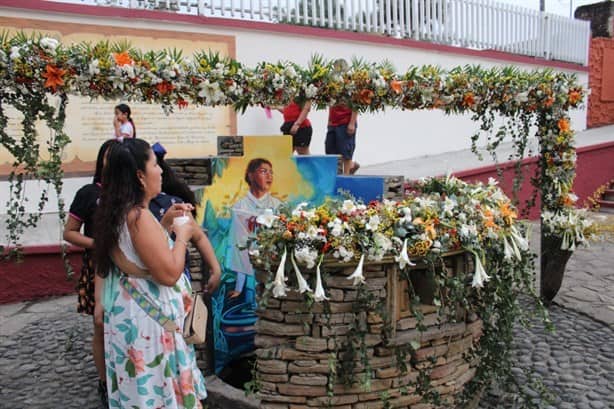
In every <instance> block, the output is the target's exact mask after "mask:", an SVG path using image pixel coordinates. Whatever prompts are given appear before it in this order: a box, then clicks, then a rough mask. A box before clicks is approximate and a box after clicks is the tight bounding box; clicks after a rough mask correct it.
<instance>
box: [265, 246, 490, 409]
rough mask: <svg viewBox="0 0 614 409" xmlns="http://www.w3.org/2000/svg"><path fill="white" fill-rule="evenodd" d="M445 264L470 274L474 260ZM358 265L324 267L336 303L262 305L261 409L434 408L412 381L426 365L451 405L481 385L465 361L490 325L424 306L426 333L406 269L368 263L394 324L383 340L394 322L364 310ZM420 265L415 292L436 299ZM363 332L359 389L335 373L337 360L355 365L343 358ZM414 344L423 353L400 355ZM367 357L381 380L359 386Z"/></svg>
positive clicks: (373, 291)
mask: <svg viewBox="0 0 614 409" xmlns="http://www.w3.org/2000/svg"><path fill="white" fill-rule="evenodd" d="M444 260H445V264H446V267H447V269H448V271H450V272H451V273H452V274H464V275H466V276H467V277H470V276H471V274H470V272H471V271H473V263H472V260H471V257H469V256H468V255H467V254H466V253H463V252H457V253H448V254H446V255H445V256H444ZM354 269H355V266H354V265H348V264H339V263H338V262H335V261H333V260H329V261H328V262H326V260H325V261H324V263H323V264H322V271H323V273H324V274H323V278H324V288H325V289H326V294H327V296H328V297H330V300H329V301H328V302H324V303H313V304H312V305H311V306H310V307H309V306H308V304H307V303H305V302H304V298H305V297H304V296H303V295H301V294H298V293H297V292H295V291H290V292H289V293H288V295H287V296H286V297H285V298H281V299H274V298H272V297H270V298H268V299H267V302H266V303H265V302H262V303H261V305H262V304H266V305H265V306H261V307H260V311H259V314H258V315H259V321H258V323H257V335H256V340H255V343H256V347H257V351H256V354H257V365H256V372H255V375H256V378H257V380H258V382H259V385H260V392H259V393H258V398H259V399H260V400H261V406H260V407H261V408H271V409H272V408H275V409H278V408H288V409H289V408H293V409H299V408H305V409H307V408H322V407H336V408H383V407H386V405H387V404H388V405H390V406H389V407H403V408H425V407H429V405H425V404H424V403H421V397H420V396H419V395H417V394H416V393H415V388H414V385H413V382H415V381H416V379H417V378H418V373H419V370H418V369H417V368H424V367H425V366H426V367H428V368H429V372H428V374H429V377H430V380H431V385H432V387H434V388H435V390H437V391H438V392H439V393H440V395H441V397H442V398H443V399H444V402H446V401H447V402H451V400H452V399H451V398H452V397H453V396H454V395H456V394H458V393H459V392H460V391H461V390H462V388H463V385H464V384H465V383H467V382H468V381H469V380H471V379H472V377H473V376H474V374H475V365H476V362H468V361H466V360H465V358H463V354H464V353H466V352H467V351H468V350H469V349H471V348H472V346H473V345H474V344H475V343H476V342H477V341H478V340H479V338H480V335H481V331H482V321H481V320H479V319H478V318H477V317H475V316H472V314H466V313H464V312H462V311H461V312H457V313H456V316H457V318H456V319H452V320H448V319H446V318H444V317H443V315H447V316H449V314H442V315H440V314H439V313H438V307H436V306H434V305H428V304H420V305H419V306H418V307H417V308H418V311H421V312H422V313H423V314H424V319H423V321H422V324H423V325H424V326H425V328H423V330H422V331H419V330H418V329H417V326H418V320H417V319H416V317H415V316H414V314H412V312H411V308H410V304H411V303H410V299H409V296H408V292H407V288H408V283H407V279H406V278H404V277H407V275H405V276H404V277H403V275H402V274H400V272H399V268H398V265H397V263H396V262H395V261H394V260H393V259H392V258H390V259H385V260H383V262H381V263H378V264H366V265H365V269H364V271H365V278H366V287H367V288H368V291H369V293H370V296H373V297H375V300H376V302H377V303H383V304H380V305H382V308H381V309H380V310H379V311H380V312H381V311H384V312H385V314H384V315H387V316H388V318H385V319H387V320H389V321H388V323H389V326H388V327H387V328H389V331H388V333H389V334H390V336H389V338H388V339H384V338H385V337H383V336H382V332H383V330H384V328H385V323H384V320H383V319H382V316H381V315H380V313H379V312H376V311H369V312H366V313H358V314H355V311H356V308H357V307H356V305H355V304H354V303H355V301H356V299H357V296H358V294H359V293H358V291H357V290H356V287H354V286H353V285H352V281H351V280H347V279H346V278H347V276H349V275H350V274H351V273H352V272H353V271H354ZM411 269H412V270H411V271H410V277H411V280H412V283H413V286H414V288H416V289H417V290H416V291H422V292H423V293H424V294H423V295H422V298H421V299H427V298H429V297H428V294H427V293H428V289H429V287H430V286H429V285H428V282H425V280H427V281H428V274H427V267H426V265H424V264H418V265H416V266H415V267H411ZM263 274H264V273H263V272H260V273H259V275H260V277H259V278H260V280H259V281H260V282H267V281H266V280H264V278H265V277H263ZM305 276H306V278H307V280H308V281H309V282H310V283H313V282H314V281H315V280H314V278H313V275H312V273H310V274H305ZM430 288H432V287H430ZM418 289H419V290H418ZM431 291H432V290H431ZM431 299H432V296H431ZM357 323H358V324H357ZM357 327H360V328H362V331H363V334H364V333H365V332H366V334H365V335H364V337H360V338H361V339H364V346H366V355H364V354H361V353H360V352H357V353H356V354H354V355H353V356H352V355H350V358H351V359H353V360H354V361H355V362H354V366H353V369H352V371H353V373H354V374H355V376H354V378H352V379H353V380H354V381H355V383H353V384H352V383H351V382H350V383H348V382H346V383H343V382H342V380H341V379H336V380H335V379H334V378H333V377H331V369H332V368H335V367H336V364H335V360H336V361H338V362H339V363H341V362H342V361H343V360H344V358H345V360H346V363H347V361H348V360H350V359H348V354H347V353H345V355H344V347H347V345H348V343H347V342H348V334H353V335H352V336H354V335H356V333H355V332H352V331H353V330H352V328H357ZM412 341H413V342H412ZM410 343H413V345H414V347H415V346H417V343H419V345H420V348H418V349H417V351H416V352H415V354H406V355H398V354H397V352H398V351H399V350H401V349H404V348H403V347H407V346H408V345H410ZM357 349H358V348H357ZM405 349H407V348H405ZM363 356H367V357H368V361H369V364H370V366H371V369H372V373H373V375H374V376H373V377H372V379H371V381H370V387H369V388H366V387H365V386H364V383H363V382H360V379H362V378H363V377H364V371H365V365H363V362H361V357H363ZM398 356H400V357H401V358H399V359H403V360H404V361H405V362H406V363H407V366H406V368H407V369H406V372H402V371H401V370H400V369H399V367H400V365H397V357H398ZM337 372H338V373H337V378H339V377H340V375H339V370H337ZM346 372H347V371H346ZM329 382H330V383H329ZM327 385H328V386H327ZM331 391H332V397H331V393H329V392H331Z"/></svg>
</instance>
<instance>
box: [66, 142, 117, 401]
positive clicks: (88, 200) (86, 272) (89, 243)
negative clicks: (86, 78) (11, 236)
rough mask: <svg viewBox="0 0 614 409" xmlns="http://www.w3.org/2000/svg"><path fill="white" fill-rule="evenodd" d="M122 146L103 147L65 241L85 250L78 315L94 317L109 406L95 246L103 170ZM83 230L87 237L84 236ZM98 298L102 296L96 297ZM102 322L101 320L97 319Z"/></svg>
mask: <svg viewBox="0 0 614 409" xmlns="http://www.w3.org/2000/svg"><path fill="white" fill-rule="evenodd" d="M116 143H118V142H117V141H115V140H114V139H110V140H108V141H106V142H105V143H103V144H102V146H101V147H100V149H99V150H98V157H97V158H96V171H95V173H94V180H93V181H92V183H89V184H87V185H85V186H83V187H82V188H81V189H79V190H78V191H77V194H76V195H75V198H74V200H73V202H72V204H71V205H70V212H69V213H68V219H67V220H66V225H65V226H64V240H66V241H67V242H69V243H70V244H72V245H75V246H78V247H82V248H83V249H85V251H84V252H83V265H82V267H81V275H80V276H79V282H78V284H77V291H78V300H79V304H78V306H77V312H79V313H82V314H87V315H92V316H94V336H93V338H92V355H93V357H94V364H95V365H96V369H98V376H99V381H98V393H99V394H100V398H101V400H102V401H103V403H105V404H106V396H107V390H106V376H105V370H104V339H103V328H102V319H100V318H101V317H96V316H95V315H94V310H95V305H96V301H97V300H99V299H100V297H99V296H100V294H101V293H102V281H101V280H100V279H99V278H95V277H96V268H95V265H94V260H93V251H94V248H95V244H94V238H93V237H94V213H95V212H96V208H97V207H98V199H99V197H100V192H101V190H102V185H101V180H102V169H103V167H104V164H105V157H106V154H107V151H108V150H109V148H110V147H111V146H113V145H114V144H116ZM81 227H83V233H81ZM96 295H98V296H96ZM97 318H98V319H97Z"/></svg>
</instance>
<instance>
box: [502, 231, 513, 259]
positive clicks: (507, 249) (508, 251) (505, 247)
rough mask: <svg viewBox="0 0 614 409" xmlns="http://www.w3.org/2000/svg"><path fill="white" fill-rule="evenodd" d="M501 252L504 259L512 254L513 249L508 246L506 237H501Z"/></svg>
mask: <svg viewBox="0 0 614 409" xmlns="http://www.w3.org/2000/svg"><path fill="white" fill-rule="evenodd" d="M503 254H504V258H505V259H506V260H509V259H511V258H512V257H513V256H514V249H513V248H512V246H510V243H509V241H507V237H503Z"/></svg>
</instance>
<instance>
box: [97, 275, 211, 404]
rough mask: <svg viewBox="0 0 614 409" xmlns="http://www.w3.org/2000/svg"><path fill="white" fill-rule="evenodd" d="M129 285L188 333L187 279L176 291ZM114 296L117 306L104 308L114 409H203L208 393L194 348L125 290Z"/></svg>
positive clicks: (146, 283) (136, 282) (139, 281)
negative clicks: (202, 401) (149, 314)
mask: <svg viewBox="0 0 614 409" xmlns="http://www.w3.org/2000/svg"><path fill="white" fill-rule="evenodd" d="M113 274H120V275H121V274H123V273H118V272H112V273H111V275H113ZM116 278H117V277H116ZM107 279H109V277H107ZM128 281H129V282H130V283H131V284H132V285H133V286H135V287H136V288H137V290H138V291H139V292H140V293H141V294H142V295H143V296H145V297H146V298H147V299H148V300H149V301H150V302H152V303H153V304H154V305H155V306H156V307H158V308H159V309H161V310H162V312H163V313H164V314H165V315H166V316H168V317H170V318H172V319H173V320H174V321H175V323H176V324H177V325H178V326H179V328H180V329H181V331H182V330H183V321H184V317H185V314H186V312H187V311H189V309H190V308H191V305H190V304H189V302H188V301H190V300H191V298H190V297H189V294H191V286H190V283H189V281H188V280H187V279H186V277H185V276H184V275H183V274H182V275H181V278H180V279H179V281H178V282H177V283H176V284H175V285H174V286H173V287H167V286H163V285H159V284H157V283H155V282H153V281H151V280H147V279H144V278H128ZM110 282H115V283H116V284H117V283H119V280H117V279H116V280H111V281H110ZM110 291H112V292H113V300H114V301H113V303H112V305H110V306H107V305H105V314H104V341H105V364H106V371H107V388H108V391H109V407H110V408H130V409H132V408H141V409H146V408H165V409H175V408H176V409H181V408H186V409H190V408H201V407H202V405H201V403H200V401H201V400H202V399H205V398H206V397H207V392H206V390H205V381H204V377H203V375H202V373H201V371H200V370H199V369H198V366H197V365H196V356H195V353H194V347H193V346H192V345H187V344H186V343H185V341H184V339H183V336H182V333H181V332H172V333H171V332H167V331H165V330H164V328H162V326H161V325H160V324H159V323H158V322H157V321H155V320H154V319H152V318H151V317H149V316H148V315H147V314H146V313H145V311H143V309H142V308H141V307H139V305H138V304H137V303H136V302H135V301H134V299H133V298H132V297H131V296H130V295H129V294H128V292H127V291H126V290H125V289H124V288H123V287H122V286H121V285H114V288H112V289H111V290H110Z"/></svg>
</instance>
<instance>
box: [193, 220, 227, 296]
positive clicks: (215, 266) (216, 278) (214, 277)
mask: <svg viewBox="0 0 614 409" xmlns="http://www.w3.org/2000/svg"><path fill="white" fill-rule="evenodd" d="M192 243H193V244H194V246H196V248H197V249H198V252H199V253H200V256H201V257H202V259H203V261H204V262H205V263H206V264H207V266H209V271H210V272H211V274H210V276H209V281H208V282H207V286H206V287H205V291H206V292H208V293H212V292H214V291H215V290H217V287H218V286H219V285H220V278H221V276H222V268H221V267H220V263H219V262H218V260H217V257H216V256H215V251H214V250H213V246H212V245H211V242H210V241H209V238H208V237H207V235H206V234H205V232H204V231H202V229H200V228H198V229H197V232H196V234H195V235H194V236H193V237H192Z"/></svg>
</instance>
